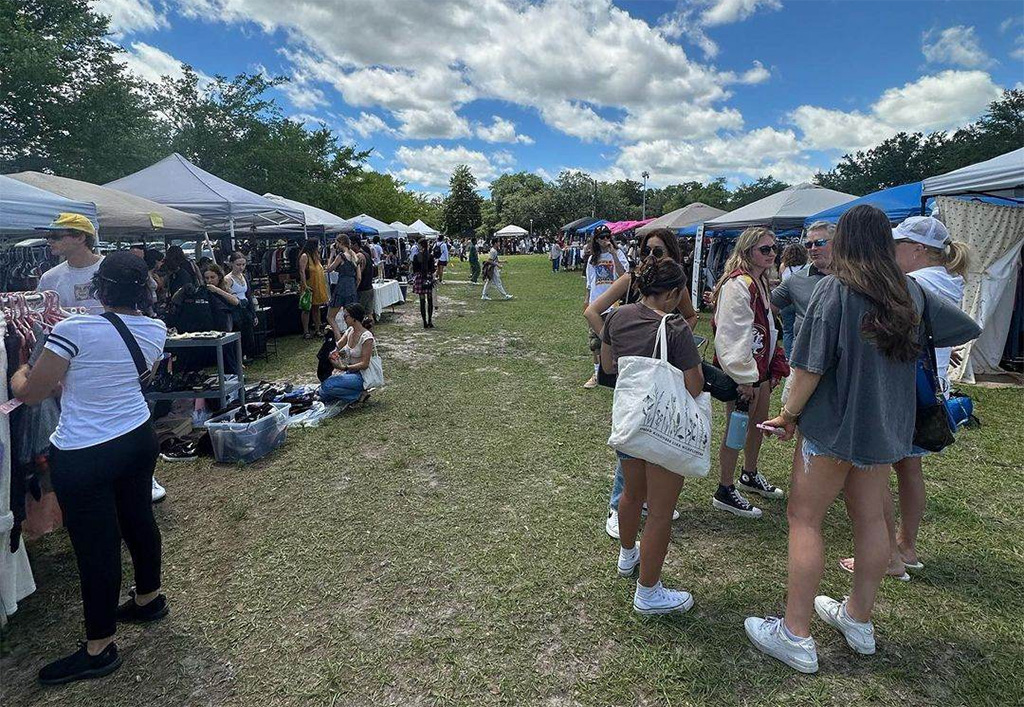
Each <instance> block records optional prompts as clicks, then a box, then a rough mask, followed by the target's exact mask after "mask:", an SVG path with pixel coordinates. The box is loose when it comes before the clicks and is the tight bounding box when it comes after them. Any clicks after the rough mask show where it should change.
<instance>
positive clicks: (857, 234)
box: [746, 206, 980, 672]
mask: <svg viewBox="0 0 1024 707" xmlns="http://www.w3.org/2000/svg"><path fill="white" fill-rule="evenodd" d="M832 248H833V257H832V271H833V273H834V274H833V275H831V276H829V277H826V278H824V279H823V280H821V282H819V283H818V285H817V287H815V290H814V294H813V296H812V298H811V304H810V306H809V308H808V310H807V315H806V316H805V318H804V322H803V326H802V327H801V328H800V333H799V335H798V336H797V340H796V342H795V344H794V348H793V358H792V361H791V362H790V363H791V365H792V367H793V375H794V380H793V384H792V387H791V389H790V394H789V398H788V399H787V402H786V404H785V405H784V406H783V408H782V414H781V415H779V416H778V417H776V418H775V419H774V420H770V421H768V422H767V423H765V424H766V425H768V426H772V427H776V428H784V430H785V436H784V437H785V438H789V437H791V436H792V435H793V433H794V432H795V429H796V427H797V426H799V428H800V432H801V434H802V436H803V439H804V441H803V445H804V449H803V452H804V454H803V459H804V464H803V466H804V468H803V469H802V470H801V469H799V468H795V469H794V473H793V477H792V489H791V496H790V501H789V520H790V527H789V577H788V585H787V601H786V616H785V618H784V619H776V618H769V619H762V618H749V619H747V621H746V629H747V635H748V636H749V637H750V639H751V641H753V643H754V644H755V645H756V646H757V647H758V648H759V649H761V650H762V651H763V652H765V653H768V654H769V655H771V656H773V657H775V658H778V659H779V660H782V661H783V662H785V663H786V664H787V665H790V666H791V667H793V668H796V669H797V670H800V671H801V672H815V671H816V670H817V653H816V650H815V646H814V640H813V639H812V638H811V637H810V619H811V607H812V606H814V608H815V610H816V611H817V613H818V615H819V616H820V617H821V618H822V619H823V620H824V621H826V622H827V623H829V624H831V625H832V626H834V627H835V628H837V629H838V630H839V631H840V632H842V633H843V635H844V636H845V637H846V639H847V643H848V644H849V645H850V646H851V647H852V648H853V649H854V650H856V651H857V652H859V653H863V654H870V653H874V650H875V645H874V628H873V626H872V624H871V609H872V606H873V604H874V600H875V594H876V592H877V591H878V585H879V583H880V582H881V580H882V577H883V575H884V573H885V571H886V569H887V567H888V565H889V538H888V534H887V532H886V526H885V519H884V517H883V507H884V499H885V494H888V493H889V486H888V484H889V465H890V464H892V463H893V462H895V461H899V460H900V459H902V458H904V457H905V456H907V455H908V454H909V453H910V449H911V446H912V443H913V436H914V421H915V415H916V409H917V398H916V361H917V358H918V355H919V352H920V350H921V344H922V342H923V341H924V326H923V324H922V323H921V313H922V311H923V310H924V301H925V298H927V300H928V314H929V321H930V322H931V326H932V330H933V333H934V337H935V345H936V346H955V345H959V344H962V343H965V342H967V341H970V340H971V339H973V338H975V337H977V336H978V334H979V333H980V329H979V328H978V326H977V324H975V323H974V321H973V320H972V319H971V318H970V317H968V316H967V315H966V314H964V313H963V312H961V311H960V310H959V309H957V308H956V307H955V306H953V305H952V304H951V303H949V302H946V301H943V300H942V299H941V298H937V297H935V296H934V295H930V294H928V293H926V292H925V291H923V290H922V289H921V288H920V286H918V285H916V284H915V283H913V281H912V280H909V279H908V278H907V277H906V276H905V275H904V274H903V272H902V271H901V270H900V268H899V266H898V265H897V263H896V259H895V249H894V247H893V239H892V230H891V228H890V226H889V221H888V218H887V217H886V215H885V214H884V213H883V212H881V211H879V210H878V209H876V208H874V207H871V206H858V207H855V208H853V209H850V210H849V211H847V212H846V213H845V214H844V215H843V217H842V218H841V219H840V221H839V224H838V227H837V229H836V235H835V238H834V240H833V245H832ZM841 491H844V492H845V498H846V504H847V512H848V513H849V515H850V518H851V520H852V521H853V533H854V545H855V548H856V554H857V564H856V566H855V570H856V571H855V573H854V578H853V590H852V591H851V592H850V596H849V598H848V599H847V600H846V601H844V602H838V601H836V600H834V599H831V598H829V597H827V596H818V597H815V594H816V593H817V590H818V585H819V583H820V581H821V576H822V572H823V569H824V558H823V545H822V537H821V523H822V520H823V519H824V517H825V514H826V512H827V511H828V508H829V507H830V506H831V505H832V502H833V501H834V500H835V498H836V496H838V495H839V493H840V492H841Z"/></svg>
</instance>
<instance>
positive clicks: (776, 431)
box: [757, 422, 786, 439]
mask: <svg viewBox="0 0 1024 707" xmlns="http://www.w3.org/2000/svg"><path fill="white" fill-rule="evenodd" d="M757 429H759V430H763V431H764V432H767V433H768V434H770V435H775V436H776V437H778V438H779V439H782V437H784V436H785V435H786V430H784V429H782V428H781V427H772V426H770V425H766V424H764V423H763V422H759V423H758V424H757Z"/></svg>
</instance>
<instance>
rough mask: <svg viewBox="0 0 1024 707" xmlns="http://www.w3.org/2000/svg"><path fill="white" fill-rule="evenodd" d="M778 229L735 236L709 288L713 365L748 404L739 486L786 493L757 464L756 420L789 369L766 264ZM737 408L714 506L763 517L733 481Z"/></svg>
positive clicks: (721, 457)
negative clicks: (731, 443) (720, 271)
mask: <svg viewBox="0 0 1024 707" xmlns="http://www.w3.org/2000/svg"><path fill="white" fill-rule="evenodd" d="M776 248H777V246H776V245H775V234H774V233H772V231H771V230H769V229H767V228H760V227H752V228H748V229H747V230H745V231H744V232H743V233H741V234H740V236H739V238H737V239H736V246H735V248H734V249H733V251H732V255H730V256H729V259H728V260H727V261H726V263H725V274H724V275H723V276H722V279H720V280H719V281H718V284H717V285H715V289H714V291H713V292H712V294H711V301H712V303H713V304H714V308H715V315H714V318H713V319H712V320H711V328H712V330H713V331H714V332H715V365H717V366H719V367H720V368H721V369H722V370H723V371H725V373H726V374H727V375H728V376H729V377H730V378H732V379H733V380H734V381H736V383H737V385H738V386H739V394H740V400H741V401H742V402H743V403H746V405H747V406H748V407H749V415H750V422H749V426H748V427H747V437H746V444H745V445H744V447H743V473H742V474H740V486H742V487H743V488H744V489H746V490H747V491H750V492H752V493H756V494H759V495H761V496H763V497H765V498H782V497H783V492H782V489H780V488H778V487H776V486H773V485H772V484H771V483H769V482H768V480H767V479H766V478H765V477H764V475H763V474H762V473H761V472H760V471H759V470H758V468H757V461H758V457H759V455H760V453H761V440H762V436H761V432H760V431H759V430H758V429H757V423H759V422H764V420H765V419H766V418H767V417H768V404H769V403H770V402H771V393H772V388H774V387H775V385H776V384H777V383H778V382H779V380H780V379H781V378H783V377H785V376H786V375H788V374H789V366H788V365H787V363H786V354H785V353H784V352H783V350H782V345H781V343H780V341H779V331H778V328H777V327H776V324H775V319H774V318H773V316H772V311H771V294H770V290H769V287H768V274H767V273H768V269H769V268H771V267H772V266H773V265H774V264H775V253H776ZM735 408H736V404H735V403H726V406H725V418H726V428H725V432H724V433H723V434H722V445H721V447H720V448H719V450H718V461H719V467H720V472H721V478H720V479H719V484H718V490H716V491H715V495H714V498H713V499H712V504H713V505H714V507H715V508H717V509H719V510H722V511H727V512H729V513H733V514H735V515H738V516H741V517H743V518H760V517H761V509H760V508H757V507H755V506H752V505H751V504H750V503H749V502H748V501H747V499H745V498H744V497H743V496H742V495H741V494H740V492H739V491H738V490H737V489H736V485H735V483H734V479H735V475H736V462H737V461H738V460H739V451H738V450H736V449H732V448H731V447H727V446H726V444H725V441H726V439H727V438H728V436H729V426H728V421H729V419H730V417H731V416H732V412H733V410H734V409H735Z"/></svg>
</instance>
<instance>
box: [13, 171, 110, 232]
mask: <svg viewBox="0 0 1024 707" xmlns="http://www.w3.org/2000/svg"><path fill="white" fill-rule="evenodd" d="M64 212H68V213H76V214H82V215H83V216H85V217H86V218H88V219H89V220H90V221H92V224H93V226H94V227H97V223H98V219H97V218H96V205H95V204H93V203H91V202H88V201H79V200H74V199H68V198H66V197H63V196H59V195H57V194H54V193H53V192H50V191H46V190H45V189H40V188H38V187H34V186H32V185H31V184H25V183H24V182H20V181H18V180H16V179H11V178H10V177H7V176H4V175H0V234H3V235H5V236H6V235H15V236H22V235H28V234H32V233H35V229H37V228H42V227H43V226H49V225H50V223H51V222H53V220H54V219H55V218H57V216H58V215H59V214H61V213H64ZM44 242H45V241H44Z"/></svg>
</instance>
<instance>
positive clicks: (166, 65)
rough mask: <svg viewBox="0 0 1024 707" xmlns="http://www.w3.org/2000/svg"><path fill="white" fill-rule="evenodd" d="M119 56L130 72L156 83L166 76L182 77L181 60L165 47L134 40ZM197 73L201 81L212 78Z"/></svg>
mask: <svg viewBox="0 0 1024 707" xmlns="http://www.w3.org/2000/svg"><path fill="white" fill-rule="evenodd" d="M118 57H119V59H120V61H121V63H123V64H124V65H125V66H127V67H128V70H129V71H130V72H132V73H133V74H135V75H136V76H138V77H139V78H141V79H145V80H146V81H152V82H154V83H156V82H158V81H160V79H161V78H162V77H164V76H170V77H171V78H173V79H180V78H181V77H182V75H183V72H182V70H181V64H182V62H181V60H179V59H175V58H174V57H173V56H171V55H170V54H168V53H167V52H165V51H164V50H163V49H159V48H157V47H154V46H153V45H151V44H146V43H145V42H132V43H131V45H130V46H128V47H125V51H124V54H120V55H118ZM197 73H198V74H199V78H200V81H202V82H206V81H210V80H211V79H210V77H209V76H207V75H206V74H204V73H202V72H198V71H197Z"/></svg>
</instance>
